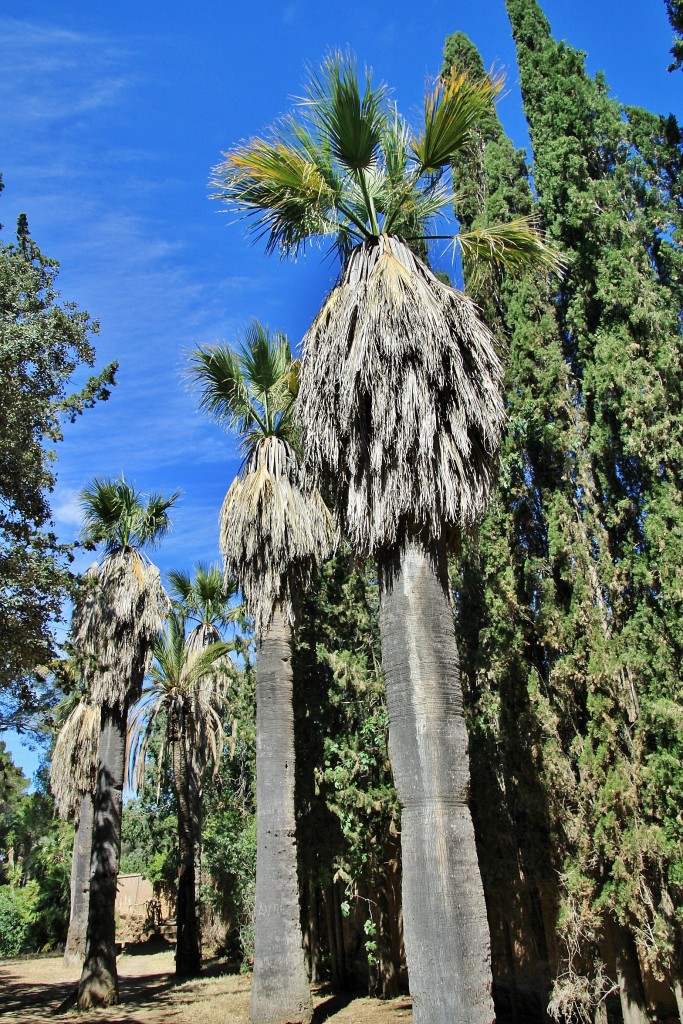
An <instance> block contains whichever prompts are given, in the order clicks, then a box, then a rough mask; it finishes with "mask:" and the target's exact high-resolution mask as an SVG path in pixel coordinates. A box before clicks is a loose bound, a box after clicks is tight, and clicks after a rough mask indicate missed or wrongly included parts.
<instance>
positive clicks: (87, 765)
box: [50, 700, 100, 818]
mask: <svg viewBox="0 0 683 1024" xmlns="http://www.w3.org/2000/svg"><path fill="white" fill-rule="evenodd" d="M99 738H100V708H99V706H98V705H96V704H90V703H89V702H88V701H86V700H80V701H79V702H78V704H77V705H76V706H75V708H74V709H73V711H72V712H71V714H70V715H69V717H68V718H67V719H66V721H65V722H64V725H63V726H62V728H61V730H60V732H59V735H58V737H57V741H56V743H55V748H54V751H53V753H52V764H51V765H50V789H51V790H52V794H53V796H54V798H55V807H56V808H57V813H58V814H59V816H60V818H74V817H75V816H76V815H77V814H78V811H79V808H80V806H81V800H82V798H83V794H84V793H89V792H90V793H92V792H94V791H95V777H96V774H97V748H98V743H99Z"/></svg>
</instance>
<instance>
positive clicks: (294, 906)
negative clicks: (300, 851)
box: [249, 604, 313, 1024]
mask: <svg viewBox="0 0 683 1024" xmlns="http://www.w3.org/2000/svg"><path fill="white" fill-rule="evenodd" d="M292 693H293V676H292V666H291V628H290V626H289V623H288V622H287V620H286V618H285V616H284V615H283V613H282V610H281V608H280V606H279V604H276V606H275V610H274V612H273V618H272V621H271V624H270V626H269V628H268V629H267V630H266V632H265V634H264V636H263V639H262V641H261V644H260V647H259V653H258V659H257V663H256V802H257V807H258V816H257V846H256V903H255V908H254V913H255V950H254V977H253V982H252V989H251V1006H250V1010H249V1020H250V1022H251V1024H285V1022H287V1024H299V1022H301V1024H307V1022H309V1021H310V1020H311V1018H312V1015H313V1008H312V1003H311V994H310V990H309V987H308V982H307V979H306V969H305V963H304V951H303V941H302V933H301V920H300V915H299V883H298V876H297V846H296V821H295V816H294V712H293V707H292Z"/></svg>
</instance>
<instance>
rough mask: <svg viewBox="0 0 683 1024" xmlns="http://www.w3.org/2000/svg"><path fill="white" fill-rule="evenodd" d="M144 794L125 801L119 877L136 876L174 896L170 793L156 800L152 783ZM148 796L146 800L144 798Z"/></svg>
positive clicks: (173, 826)
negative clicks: (120, 875) (124, 875)
mask: <svg viewBox="0 0 683 1024" xmlns="http://www.w3.org/2000/svg"><path fill="white" fill-rule="evenodd" d="M149 781H150V782H152V784H151V785H149V787H148V790H147V791H146V794H144V795H143V796H142V797H140V798H138V799H136V800H129V801H127V802H126V803H125V805H124V808H123V816H122V819H121V863H120V869H121V873H122V874H136V873H138V872H139V873H140V874H141V875H143V876H144V877H145V878H148V879H149V880H150V882H151V883H152V885H153V886H155V887H156V886H158V887H159V888H160V889H162V890H163V891H164V892H165V893H168V894H172V893H174V892H175V886H176V878H177V874H178V854H177V845H178V839H177V836H178V819H177V817H176V814H175V812H174V810H173V807H172V801H171V795H170V792H162V793H160V795H159V799H158V800H157V798H156V794H155V793H154V782H155V781H156V780H151V779H150V780H149ZM147 793H149V796H148V795H147Z"/></svg>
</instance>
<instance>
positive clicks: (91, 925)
mask: <svg viewBox="0 0 683 1024" xmlns="http://www.w3.org/2000/svg"><path fill="white" fill-rule="evenodd" d="M127 717H128V705H127V704H124V705H123V707H120V706H118V707H106V706H105V707H103V708H102V725H101V731H100V744H99V755H98V765H97V781H96V786H95V796H94V801H93V803H94V807H93V811H94V816H93V842H92V860H91V871H90V904H89V909H88V932H87V942H86V949H85V962H84V964H83V972H82V974H81V980H80V982H79V986H78V1008H79V1010H88V1009H90V1008H91V1007H94V1006H111V1005H113V1004H115V1003H118V1001H119V983H118V976H117V973H116V920H115V906H116V887H117V882H118V874H119V861H120V858H121V811H122V805H123V778H124V761H125V752H126V720H127Z"/></svg>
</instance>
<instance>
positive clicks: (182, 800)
mask: <svg viewBox="0 0 683 1024" xmlns="http://www.w3.org/2000/svg"><path fill="white" fill-rule="evenodd" d="M171 730H172V737H173V739H172V742H173V778H174V784H175V793H176V804H177V811H178V903H177V907H176V923H177V945H176V957H175V972H176V975H178V976H179V977H188V976H191V975H194V974H199V971H200V970H201V959H202V955H201V947H200V942H199V927H198V922H197V913H196V909H197V908H196V904H195V864H194V835H193V828H192V814H191V810H190V793H189V787H190V771H189V766H188V756H187V751H186V749H185V742H184V740H183V738H182V735H181V732H180V725H179V723H178V722H175V723H171Z"/></svg>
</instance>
